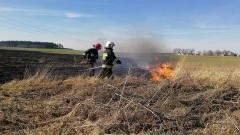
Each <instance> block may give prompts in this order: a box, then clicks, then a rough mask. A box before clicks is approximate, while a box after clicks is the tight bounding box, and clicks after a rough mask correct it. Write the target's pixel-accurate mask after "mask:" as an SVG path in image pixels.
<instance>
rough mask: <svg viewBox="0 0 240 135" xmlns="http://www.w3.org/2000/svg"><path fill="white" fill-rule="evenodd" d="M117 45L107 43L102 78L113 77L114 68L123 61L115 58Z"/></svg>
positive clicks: (103, 56) (103, 58) (103, 57)
mask: <svg viewBox="0 0 240 135" xmlns="http://www.w3.org/2000/svg"><path fill="white" fill-rule="evenodd" d="M114 46H115V44H114V43H113V42H112V41H107V42H106V46H105V51H104V52H103V54H102V70H101V72H100V78H105V77H108V78H110V77H112V67H113V65H114V64H115V63H116V64H121V61H120V60H119V59H118V58H117V57H116V56H115V54H114V52H113V47H114Z"/></svg>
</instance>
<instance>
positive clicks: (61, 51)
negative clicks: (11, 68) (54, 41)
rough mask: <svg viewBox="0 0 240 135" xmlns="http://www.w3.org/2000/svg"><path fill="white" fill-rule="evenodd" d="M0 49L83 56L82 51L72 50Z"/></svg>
mask: <svg viewBox="0 0 240 135" xmlns="http://www.w3.org/2000/svg"><path fill="white" fill-rule="evenodd" d="M0 49H3V50H18V51H36V52H42V53H56V54H75V55H83V51H81V50H73V49H47V48H19V47H0Z"/></svg>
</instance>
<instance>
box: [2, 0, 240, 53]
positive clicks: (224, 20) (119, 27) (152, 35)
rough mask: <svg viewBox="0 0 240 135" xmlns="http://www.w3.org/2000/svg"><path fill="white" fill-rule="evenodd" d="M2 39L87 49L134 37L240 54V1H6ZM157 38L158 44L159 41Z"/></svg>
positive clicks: (121, 47) (122, 42)
mask: <svg viewBox="0 0 240 135" xmlns="http://www.w3.org/2000/svg"><path fill="white" fill-rule="evenodd" d="M0 3H1V4H0V31H1V34H0V40H32V41H47V42H55V43H61V44H63V45H64V46H65V47H68V48H74V49H86V48H89V47H91V44H94V43H96V42H104V41H106V40H113V41H115V42H116V44H117V47H116V49H119V50H121V51H128V47H127V46H128V45H135V46H137V44H136V43H131V39H132V38H134V39H139V40H141V39H147V40H149V42H151V41H154V43H155V44H159V46H161V45H164V49H165V50H166V51H169V50H172V49H173V48H194V49H195V50H208V49H213V50H216V49H220V50H224V49H227V50H231V51H234V52H237V53H240V49H239V45H240V1H239V0H0ZM156 41H157V42H156Z"/></svg>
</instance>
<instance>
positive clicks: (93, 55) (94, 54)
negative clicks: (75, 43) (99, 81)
mask: <svg viewBox="0 0 240 135" xmlns="http://www.w3.org/2000/svg"><path fill="white" fill-rule="evenodd" d="M101 48H102V45H101V44H100V43H97V44H96V45H93V48H90V49H88V50H87V51H85V53H84V57H83V59H84V60H85V61H87V64H88V68H89V70H88V74H89V76H94V73H95V69H94V65H95V63H96V61H97V59H98V51H99V50H101Z"/></svg>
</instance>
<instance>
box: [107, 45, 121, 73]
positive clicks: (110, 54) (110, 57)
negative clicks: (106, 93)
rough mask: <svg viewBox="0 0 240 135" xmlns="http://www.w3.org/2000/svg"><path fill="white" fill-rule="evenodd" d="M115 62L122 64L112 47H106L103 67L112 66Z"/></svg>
mask: <svg viewBox="0 0 240 135" xmlns="http://www.w3.org/2000/svg"><path fill="white" fill-rule="evenodd" d="M115 63H117V64H121V61H120V60H119V59H118V58H117V57H116V56H115V54H114V52H113V49H112V48H105V51H104V52H103V55H102V68H112V66H113V64H115Z"/></svg>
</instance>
